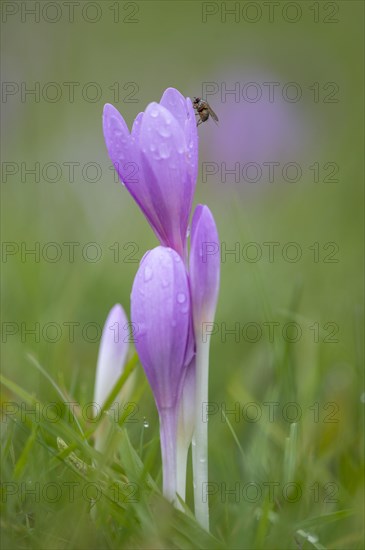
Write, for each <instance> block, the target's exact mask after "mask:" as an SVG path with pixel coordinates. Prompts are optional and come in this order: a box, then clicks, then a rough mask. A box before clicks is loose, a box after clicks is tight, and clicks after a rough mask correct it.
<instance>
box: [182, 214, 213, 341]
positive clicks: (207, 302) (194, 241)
mask: <svg viewBox="0 0 365 550" xmlns="http://www.w3.org/2000/svg"><path fill="white" fill-rule="evenodd" d="M189 271H190V286H191V296H192V306H193V319H194V331H195V336H196V338H197V337H198V334H200V333H201V331H202V328H203V326H202V323H206V322H208V323H209V322H210V323H211V322H213V320H214V315H215V310H216V306H217V300H218V292H219V279H220V246H219V238H218V232H217V227H216V224H215V221H214V218H213V215H212V213H211V211H210V210H209V208H208V207H207V206H205V205H202V204H198V205H197V207H196V208H195V210H194V215H193V221H192V225H191V247H190V262H189Z"/></svg>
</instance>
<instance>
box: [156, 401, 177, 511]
mask: <svg viewBox="0 0 365 550" xmlns="http://www.w3.org/2000/svg"><path fill="white" fill-rule="evenodd" d="M160 440H161V455H162V478H163V481H162V483H163V495H164V497H165V498H166V499H167V500H169V501H170V502H173V503H174V504H175V503H176V410H175V409H162V410H160Z"/></svg>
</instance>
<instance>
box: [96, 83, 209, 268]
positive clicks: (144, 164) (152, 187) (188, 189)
mask: <svg viewBox="0 0 365 550" xmlns="http://www.w3.org/2000/svg"><path fill="white" fill-rule="evenodd" d="M103 129H104V137H105V142H106V146H107V149H108V153H109V156H110V159H111V161H112V162H113V164H114V167H115V169H116V170H117V172H118V174H119V177H120V179H121V181H122V183H124V184H125V186H126V187H127V189H128V191H129V192H130V193H131V195H132V196H133V198H134V199H135V201H136V202H137V204H138V205H139V207H140V209H141V210H142V212H143V213H144V215H145V216H146V218H147V220H148V222H149V223H150V225H151V226H152V228H153V230H154V232H155V234H156V236H157V238H158V239H159V241H160V243H161V244H162V245H164V246H167V247H171V248H173V249H174V250H176V251H177V252H178V253H179V254H180V256H181V257H183V258H184V259H185V257H186V234H187V228H188V221H189V216H190V211H191V206H192V201H193V195H194V190H195V185H196V179H197V173H198V136H197V129H196V122H195V116H194V110H193V107H192V104H191V100H190V98H184V97H183V96H182V95H181V94H180V92H178V91H177V90H175V89H174V88H168V89H167V90H166V91H165V92H164V94H163V96H162V98H161V101H160V103H150V104H149V105H148V107H147V109H146V111H145V112H144V113H139V115H138V116H137V117H136V119H135V121H134V124H133V128H132V132H131V133H130V132H129V130H128V127H127V125H126V123H125V121H124V119H123V117H122V115H121V114H120V113H119V112H118V111H117V110H116V109H115V108H114V107H113V106H112V105H109V104H107V105H105V107H104V115H103Z"/></svg>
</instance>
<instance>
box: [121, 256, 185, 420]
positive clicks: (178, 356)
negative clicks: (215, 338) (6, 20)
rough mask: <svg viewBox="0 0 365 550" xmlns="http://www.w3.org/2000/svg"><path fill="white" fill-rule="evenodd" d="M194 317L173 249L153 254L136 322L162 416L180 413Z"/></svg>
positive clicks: (141, 275) (143, 274)
mask: <svg viewBox="0 0 365 550" xmlns="http://www.w3.org/2000/svg"><path fill="white" fill-rule="evenodd" d="M190 314H191V312H190V297H189V286H188V279H187V274H186V269H185V266H184V263H183V262H182V260H181V258H180V256H179V255H178V254H177V253H176V252H175V251H174V250H172V249H171V248H165V247H161V246H159V247H157V248H155V249H153V250H151V251H150V252H149V254H147V255H146V256H145V257H144V259H143V261H142V262H141V265H140V267H139V269H138V272H137V275H136V277H135V280H134V283H133V288H132V294H131V316H132V321H133V323H134V326H135V327H136V331H137V332H136V335H135V345H136V348H137V352H138V355H139V358H140V361H141V364H142V366H143V368H144V370H145V373H146V376H147V379H148V381H149V383H150V386H151V388H152V391H153V394H154V397H155V400H156V404H157V407H158V409H159V411H160V412H161V410H163V409H169V408H170V409H171V408H176V406H177V404H178V401H179V398H180V394H181V389H182V382H183V378H184V371H185V357H186V347H187V339H188V331H189V322H190V319H189V317H190Z"/></svg>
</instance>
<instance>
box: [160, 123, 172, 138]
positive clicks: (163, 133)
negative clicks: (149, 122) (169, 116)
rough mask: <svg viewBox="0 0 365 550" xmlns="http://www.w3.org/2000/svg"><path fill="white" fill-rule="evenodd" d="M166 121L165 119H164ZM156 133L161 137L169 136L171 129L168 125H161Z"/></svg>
mask: <svg viewBox="0 0 365 550" xmlns="http://www.w3.org/2000/svg"><path fill="white" fill-rule="evenodd" d="M166 122H167V121H166ZM157 131H158V133H159V134H160V136H161V137H170V136H171V130H170V128H169V127H168V126H164V125H161V126H159V127H158V129H157Z"/></svg>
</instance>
